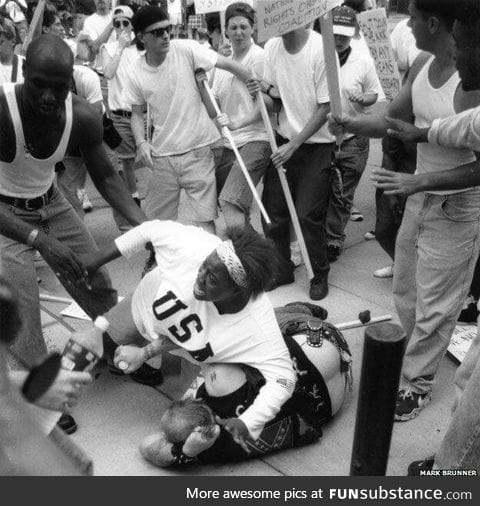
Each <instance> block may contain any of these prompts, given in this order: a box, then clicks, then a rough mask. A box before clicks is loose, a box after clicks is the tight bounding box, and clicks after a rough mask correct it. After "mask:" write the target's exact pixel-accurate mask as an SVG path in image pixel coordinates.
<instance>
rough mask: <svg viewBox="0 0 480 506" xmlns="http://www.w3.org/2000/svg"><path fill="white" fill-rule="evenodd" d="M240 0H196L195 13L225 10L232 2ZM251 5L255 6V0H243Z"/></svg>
mask: <svg viewBox="0 0 480 506" xmlns="http://www.w3.org/2000/svg"><path fill="white" fill-rule="evenodd" d="M238 1H239V0H195V13H196V14H205V13H207V12H218V11H224V10H225V9H226V8H227V7H228V6H229V5H230V4H233V3H236V2H238ZM242 2H244V3H247V4H249V5H250V7H253V0H242Z"/></svg>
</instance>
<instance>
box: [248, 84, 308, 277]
mask: <svg viewBox="0 0 480 506" xmlns="http://www.w3.org/2000/svg"><path fill="white" fill-rule="evenodd" d="M257 100H258V103H259V104H260V112H261V113H262V118H263V123H264V124H265V129H266V131H267V135H268V139H269V141H270V147H271V148H272V151H276V150H277V149H278V146H277V141H276V140H275V134H274V132H273V128H272V124H271V123H270V117H269V115H268V111H267V107H266V106H265V102H264V100H263V95H262V92H261V91H259V92H258V95H257ZM277 172H278V177H279V179H280V184H281V185H282V190H283V194H284V195H285V200H286V201H287V206H288V210H289V211H290V217H291V219H292V223H293V228H294V229H295V234H296V235H297V241H298V245H299V246H300V251H301V252H302V257H303V261H304V263H305V268H306V269H307V275H308V277H309V279H313V277H314V274H313V269H312V264H311V263H310V257H309V256H308V251H307V246H306V244H305V239H304V238H303V234H302V229H301V227H300V221H299V220H298V216H297V211H296V209H295V204H294V202H293V199H292V194H291V193H290V188H289V186H288V181H287V177H286V176H285V169H284V168H283V167H280V168H277Z"/></svg>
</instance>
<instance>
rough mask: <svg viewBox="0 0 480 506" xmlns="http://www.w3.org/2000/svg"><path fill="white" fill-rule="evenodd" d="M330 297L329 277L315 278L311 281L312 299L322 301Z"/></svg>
mask: <svg viewBox="0 0 480 506" xmlns="http://www.w3.org/2000/svg"><path fill="white" fill-rule="evenodd" d="M327 295H328V277H327V276H322V277H318V278H317V277H315V278H313V279H312V281H310V298H311V299H312V300H322V299H324V298H325V297H326V296H327Z"/></svg>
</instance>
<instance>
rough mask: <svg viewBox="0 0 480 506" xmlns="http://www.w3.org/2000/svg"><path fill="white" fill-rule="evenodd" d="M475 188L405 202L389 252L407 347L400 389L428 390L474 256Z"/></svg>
mask: <svg viewBox="0 0 480 506" xmlns="http://www.w3.org/2000/svg"><path fill="white" fill-rule="evenodd" d="M479 230H480V188H474V189H471V190H467V191H464V192H460V193H455V194H452V195H434V194H428V193H427V194H425V193H417V194H415V195H412V196H411V197H409V198H408V200H407V205H406V207H405V213H404V216H403V221H402V225H401V227H400V230H399V232H398V237H397V244H396V249H395V269H394V276H393V295H394V300H395V306H396V309H397V313H398V316H399V319H400V322H401V324H402V326H403V329H404V330H405V332H406V334H407V336H408V338H409V342H408V345H407V349H406V352H405V357H404V360H403V370H402V378H401V386H402V387H403V388H405V387H408V388H411V389H412V390H413V391H414V392H416V393H420V394H424V393H428V392H429V391H430V390H431V389H432V385H433V380H434V376H435V374H436V372H437V369H438V366H439V364H440V361H441V360H442V358H443V356H444V354H445V352H446V350H447V347H448V345H449V343H450V338H451V336H452V332H453V329H454V327H455V324H456V321H457V318H458V315H459V314H460V311H461V309H462V305H463V303H464V301H465V299H466V297H467V294H468V290H469V288H470V283H471V281H472V277H473V271H474V269H475V263H476V261H477V257H478V251H479Z"/></svg>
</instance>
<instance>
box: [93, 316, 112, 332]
mask: <svg viewBox="0 0 480 506" xmlns="http://www.w3.org/2000/svg"><path fill="white" fill-rule="evenodd" d="M93 324H94V325H95V327H97V329H100V330H101V331H102V332H106V331H107V330H108V328H109V327H110V322H109V321H108V320H107V319H106V318H104V317H103V316H97V317H96V318H95V321H94V322H93Z"/></svg>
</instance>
